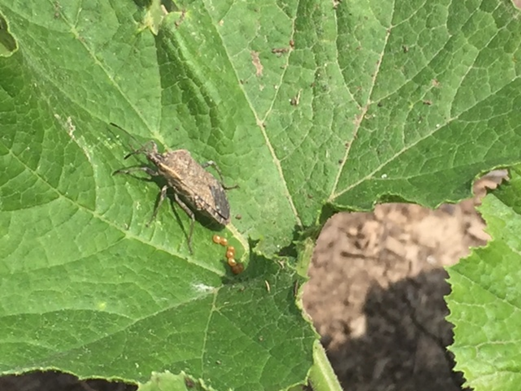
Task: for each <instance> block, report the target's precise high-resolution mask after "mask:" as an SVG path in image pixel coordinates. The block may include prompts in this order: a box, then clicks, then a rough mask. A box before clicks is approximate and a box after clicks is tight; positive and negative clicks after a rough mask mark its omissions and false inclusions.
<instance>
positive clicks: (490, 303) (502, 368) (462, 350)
mask: <svg viewBox="0 0 521 391" xmlns="http://www.w3.org/2000/svg"><path fill="white" fill-rule="evenodd" d="M510 174H511V179H510V181H509V182H508V183H507V184H503V185H502V186H501V187H500V188H499V189H498V190H496V191H494V193H493V194H489V195H488V196H487V197H485V199H484V201H483V205H482V206H481V207H480V211H481V213H482V215H483V217H484V218H485V220H486V222H487V227H488V229H487V230H488V232H489V234H490V235H491V237H492V240H491V241H490V242H489V243H488V245H487V246H486V247H484V248H479V249H476V250H474V251H473V253H472V254H471V255H470V256H469V257H468V258H466V259H464V260H462V261H461V262H460V263H459V264H457V265H455V266H453V267H451V268H450V269H449V273H450V280H449V281H450V284H451V285H452V293H451V294H450V295H449V296H448V299H447V301H448V303H449V308H450V311H451V315H450V316H449V317H448V320H449V321H450V322H452V323H453V324H454V325H455V328H454V333H455V342H454V344H453V345H452V346H451V350H452V351H453V352H454V353H455V354H456V361H457V366H456V368H457V369H458V370H460V371H463V373H464V374H465V377H466V379H467V384H468V385H469V386H470V387H472V388H473V389H474V390H476V391H480V390H487V391H490V390H502V391H503V390H517V389H518V388H519V381H521V375H520V374H519V373H520V372H521V360H520V356H519V351H520V349H521V347H520V343H519V339H520V331H519V327H518V325H519V323H520V322H521V310H520V309H521V289H520V287H519V281H520V278H521V268H520V267H519V265H520V264H521V256H520V254H521V240H520V237H519V233H520V232H521V167H520V166H518V167H517V168H516V169H513V170H511V171H510Z"/></svg>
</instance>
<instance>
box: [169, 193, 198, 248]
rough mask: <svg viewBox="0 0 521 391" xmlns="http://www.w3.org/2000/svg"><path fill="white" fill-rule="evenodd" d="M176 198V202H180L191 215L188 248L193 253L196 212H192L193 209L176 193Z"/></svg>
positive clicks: (182, 207)
mask: <svg viewBox="0 0 521 391" xmlns="http://www.w3.org/2000/svg"><path fill="white" fill-rule="evenodd" d="M174 199H175V202H177V203H178V205H179V206H180V207H181V209H183V210H184V211H185V212H186V214H187V215H188V216H190V219H191V220H192V222H191V224H190V233H189V234H188V250H190V254H193V251H192V234H193V233H194V224H195V214H194V212H192V210H191V209H190V208H189V207H188V206H186V204H185V203H184V202H183V201H182V200H181V199H180V198H179V196H178V195H177V194H176V193H174Z"/></svg>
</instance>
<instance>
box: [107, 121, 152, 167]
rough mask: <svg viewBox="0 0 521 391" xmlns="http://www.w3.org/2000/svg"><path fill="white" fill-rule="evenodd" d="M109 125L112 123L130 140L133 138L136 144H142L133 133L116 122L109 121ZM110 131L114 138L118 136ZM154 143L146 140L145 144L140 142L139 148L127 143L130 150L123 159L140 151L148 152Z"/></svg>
mask: <svg viewBox="0 0 521 391" xmlns="http://www.w3.org/2000/svg"><path fill="white" fill-rule="evenodd" d="M110 125H112V126H114V127H115V128H117V129H119V130H121V131H122V132H123V133H125V134H126V135H127V136H129V137H130V138H131V139H132V140H134V141H135V142H136V143H137V144H142V142H140V141H139V140H138V139H137V138H136V137H135V136H134V135H132V134H131V133H130V132H128V131H127V130H125V129H123V128H122V127H121V126H119V125H118V124H115V123H114V122H111V123H110ZM111 133H112V134H114V136H115V137H116V138H117V137H118V136H117V134H116V133H114V132H112V131H111ZM154 145H155V143H154V142H153V141H148V142H146V143H145V144H142V145H141V147H139V148H134V147H133V146H132V145H130V144H127V147H128V149H129V150H131V152H129V153H128V154H127V155H125V157H124V158H123V159H128V158H129V157H130V156H132V155H138V154H140V153H144V154H147V152H149V151H150V149H153V146H154Z"/></svg>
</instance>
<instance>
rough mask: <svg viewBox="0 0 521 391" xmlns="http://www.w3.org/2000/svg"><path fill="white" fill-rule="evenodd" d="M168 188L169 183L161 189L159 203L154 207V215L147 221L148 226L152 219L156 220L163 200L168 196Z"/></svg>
mask: <svg viewBox="0 0 521 391" xmlns="http://www.w3.org/2000/svg"><path fill="white" fill-rule="evenodd" d="M167 190H168V185H165V186H163V188H162V189H161V193H159V200H158V201H157V205H156V207H155V208H154V212H153V213H152V217H151V218H150V221H149V222H148V223H147V227H148V226H149V225H150V224H152V221H154V219H155V218H156V216H157V211H158V210H159V207H160V206H161V204H162V203H163V201H164V200H165V198H166V191H167Z"/></svg>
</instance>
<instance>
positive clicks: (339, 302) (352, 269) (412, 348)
mask: <svg viewBox="0 0 521 391" xmlns="http://www.w3.org/2000/svg"><path fill="white" fill-rule="evenodd" d="M505 175H506V173H505V172H502V171H497V172H493V173H491V174H489V175H487V176H486V177H484V178H482V179H481V180H480V181H478V182H477V183H476V185H475V187H474V192H475V197H474V198H473V199H470V200H466V201H464V202H461V203H460V204H457V205H442V206H441V207H440V208H438V209H436V210H430V209H426V208H422V207H420V206H417V205H410V204H386V205H379V206H377V207H376V208H375V211H374V212H373V213H340V214H337V215H335V216H333V217H332V218H331V219H330V220H329V221H328V222H327V223H326V225H325V226H324V229H323V230H322V233H321V234H320V237H319V239H318V241H317V245H316V248H315V252H314V255H313V260H312V266H311V268H310V270H309V275H310V281H309V283H308V284H307V285H306V286H305V288H304V297H303V300H304V306H305V309H306V311H307V312H308V313H309V314H310V315H311V318H312V319H313V323H314V325H315V327H316V329H317V331H318V332H319V333H320V335H321V336H322V340H321V341H322V344H323V345H324V347H325V348H326V351H327V354H328V357H329V359H330V360H331V363H332V365H333V368H334V370H335V372H336V374H337V376H338V378H339V380H340V382H341V384H342V386H343V388H344V389H346V390H350V391H366V390H367V391H369V390H371V391H392V390H400V391H409V390H410V391H417V390H421V391H431V390H432V391H440V390H443V391H458V390H463V389H465V388H463V387H462V384H463V383H464V380H463V376H462V375H461V373H455V372H454V371H453V367H454V360H453V357H452V355H451V353H450V352H449V351H448V350H447V349H446V347H447V346H448V345H450V344H451V343H452V341H453V333H452V326H451V324H449V323H448V322H447V321H446V320H445V317H446V315H447V314H448V309H447V306H446V304H445V301H444V296H446V295H447V294H449V293H450V286H449V284H448V282H447V278H448V275H447V272H446V271H445V269H444V267H446V266H450V265H454V264H455V263H456V262H458V260H459V259H460V258H462V257H465V256H467V255H468V254H469V252H470V248H471V247H478V246H483V245H485V244H486V242H487V240H488V239H489V237H488V234H486V233H485V232H484V228H485V224H484V222H483V220H482V219H481V217H480V215H479V214H478V213H477V211H476V209H475V206H476V205H478V204H479V202H480V199H481V198H482V197H483V195H484V194H485V192H486V188H495V187H496V186H497V184H498V183H499V182H500V181H501V180H502V178H504V176H505Z"/></svg>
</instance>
